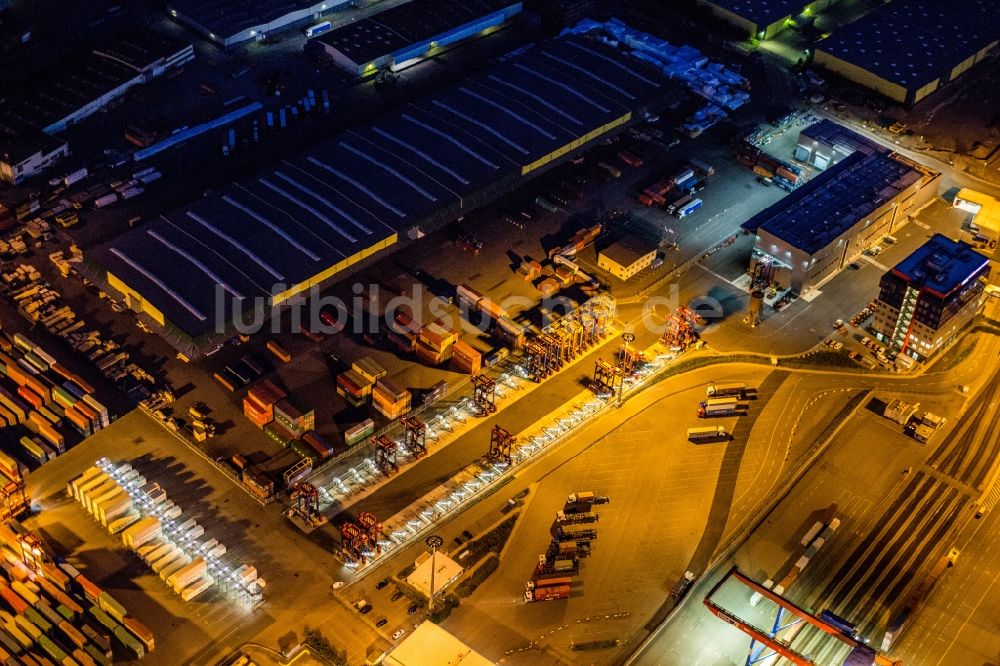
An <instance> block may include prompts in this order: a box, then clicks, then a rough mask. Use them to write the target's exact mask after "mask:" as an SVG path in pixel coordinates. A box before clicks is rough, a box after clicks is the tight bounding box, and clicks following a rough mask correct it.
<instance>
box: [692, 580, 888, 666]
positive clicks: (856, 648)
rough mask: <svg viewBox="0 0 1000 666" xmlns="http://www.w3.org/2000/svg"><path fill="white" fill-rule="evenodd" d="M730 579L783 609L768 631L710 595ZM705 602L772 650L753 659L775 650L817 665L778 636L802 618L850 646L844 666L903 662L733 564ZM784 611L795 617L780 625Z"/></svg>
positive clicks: (807, 665)
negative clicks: (725, 606)
mask: <svg viewBox="0 0 1000 666" xmlns="http://www.w3.org/2000/svg"><path fill="white" fill-rule="evenodd" d="M730 580H734V581H736V582H737V583H740V584H742V585H743V586H745V587H747V588H748V589H749V590H751V591H752V592H754V593H756V594H759V595H760V596H761V597H763V598H765V599H768V600H770V601H772V602H774V603H775V604H777V605H778V607H779V608H780V609H781V610H782V611H784V612H779V613H778V616H777V618H776V619H775V621H774V625H773V626H772V628H771V629H770V631H767V630H764V629H761V628H759V627H757V626H755V625H753V624H752V623H751V622H750V621H749V620H744V619H743V618H740V617H738V616H737V615H736V614H735V613H733V612H732V611H729V610H727V609H725V608H723V607H722V606H720V605H719V604H717V603H715V601H713V600H712V597H713V596H714V595H715V593H716V592H717V591H718V590H719V588H720V587H722V586H723V585H724V584H725V583H727V582H729V581H730ZM704 604H705V606H706V607H707V608H708V610H710V611H711V612H712V613H713V614H714V615H715V616H717V617H718V618H719V619H721V620H723V621H724V622H727V623H729V624H731V625H733V626H734V627H736V628H737V629H739V630H740V631H742V632H743V633H745V634H747V635H748V636H750V637H751V638H753V639H754V640H755V641H757V642H760V643H763V644H764V645H766V646H767V647H768V648H770V649H771V650H772V651H773V652H772V654H770V655H764V656H758V657H757V658H756V659H755V660H754V661H760V660H762V659H768V658H770V657H772V656H774V655H776V654H777V655H781V656H782V657H784V658H785V659H787V660H789V661H790V662H792V663H793V664H796V665H797V666H816V662H815V661H813V660H812V658H811V657H808V656H806V655H804V654H802V653H800V652H798V651H796V650H795V649H794V648H793V647H792V646H791V643H790V642H789V641H787V640H785V639H783V638H782V637H781V633H782V632H783V631H784V630H785V629H788V628H790V627H792V626H795V625H797V624H799V623H802V622H805V623H806V624H810V625H812V626H814V627H816V628H817V629H819V630H820V631H822V632H824V633H826V634H829V635H830V636H833V637H834V638H836V639H837V640H839V641H840V642H842V643H844V644H845V645H847V646H848V647H850V648H851V654H850V655H849V656H848V657H847V659H846V660H845V661H844V662H843V666H854V665H855V664H857V665H860V664H865V665H866V666H868V665H871V664H873V665H874V666H902V664H903V662H902V661H894V660H892V659H889V658H888V657H886V656H885V655H883V654H881V653H879V652H877V651H876V650H875V649H874V648H872V647H870V646H868V645H867V644H865V643H864V642H863V641H861V640H859V639H858V638H855V637H854V636H853V635H850V634H847V633H845V632H844V631H843V630H842V629H839V628H837V627H836V626H834V625H832V624H828V623H827V622H825V621H824V620H823V619H821V617H818V616H815V615H813V614H812V613H810V612H809V611H807V610H806V609H804V608H802V607H801V606H798V605H796V604H795V603H794V602H792V601H789V600H788V599H786V598H785V597H783V596H781V595H780V594H777V593H775V592H774V591H772V590H770V589H768V588H766V587H764V586H763V585H761V584H760V583H758V582H756V581H754V580H753V579H752V578H750V577H749V576H747V575H746V574H744V573H743V572H741V571H740V570H739V569H737V568H736V567H733V568H732V569H730V570H729V573H727V574H726V575H725V576H723V577H722V579H721V580H719V582H718V583H716V584H715V586H714V587H713V588H712V589H711V590H710V591H709V592H708V594H706V595H705V600H704ZM786 613H787V614H788V615H791V616H794V617H795V618H796V619H795V620H793V621H791V622H789V623H787V624H784V625H782V624H781V622H782V620H783V618H784V616H785V614H786ZM748 663H750V660H749V659H748ZM824 666H825V665H824Z"/></svg>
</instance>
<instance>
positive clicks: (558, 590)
mask: <svg viewBox="0 0 1000 666" xmlns="http://www.w3.org/2000/svg"><path fill="white" fill-rule="evenodd" d="M569 593H570V589H569V585H553V586H551V587H541V588H538V589H535V590H525V591H524V600H525V602H527V603H529V604H530V603H532V602H535V601H554V600H556V599H568V598H569Z"/></svg>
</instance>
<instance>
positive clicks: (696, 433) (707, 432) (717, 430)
mask: <svg viewBox="0 0 1000 666" xmlns="http://www.w3.org/2000/svg"><path fill="white" fill-rule="evenodd" d="M687 438H688V441H691V442H694V443H695V444H701V443H703V442H721V441H723V440H727V439H729V433H728V432H726V429H725V428H723V427H722V426H705V427H703V428H688V433H687Z"/></svg>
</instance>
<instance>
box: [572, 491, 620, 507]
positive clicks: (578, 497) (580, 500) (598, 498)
mask: <svg viewBox="0 0 1000 666" xmlns="http://www.w3.org/2000/svg"><path fill="white" fill-rule="evenodd" d="M566 501H567V502H569V503H570V504H608V503H609V502H611V498H610V497H607V496H605V495H595V494H594V493H593V491H589V490H588V491H586V492H582V493H571V494H570V496H569V497H568V498H567V500H566Z"/></svg>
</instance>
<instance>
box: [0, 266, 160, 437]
mask: <svg viewBox="0 0 1000 666" xmlns="http://www.w3.org/2000/svg"><path fill="white" fill-rule="evenodd" d="M50 258H52V260H53V262H54V263H55V264H56V266H58V267H59V269H60V271H61V272H62V273H63V274H69V271H70V270H71V267H70V264H69V262H67V261H65V260H63V259H62V256H61V253H56V254H54V255H50ZM0 292H2V293H3V294H4V295H5V296H6V297H7V298H8V299H10V301H11V302H13V303H14V305H15V306H16V307H17V308H18V310H19V311H20V312H21V314H23V315H24V316H25V318H27V319H28V320H29V321H31V322H38V323H41V324H42V325H43V326H44V327H45V329H46V330H47V331H48V332H49V333H51V334H52V335H57V336H59V337H60V338H62V339H63V340H65V341H66V343H67V344H68V345H69V346H70V347H72V348H73V349H74V350H76V351H77V352H78V353H80V354H82V355H85V356H86V357H87V359H88V360H89V361H90V362H91V363H93V364H94V366H95V367H96V368H97V369H98V370H100V371H101V374H102V375H103V376H105V377H107V378H108V379H109V380H111V381H113V382H116V383H118V385H119V388H121V389H122V390H123V391H124V392H125V393H126V394H127V395H129V397H131V398H132V399H133V400H134V401H135V402H136V403H139V402H141V401H142V400H143V399H145V398H146V397H148V395H149V393H150V391H149V386H147V383H148V384H152V383H153V381H154V380H153V377H152V375H150V374H149V373H147V372H146V371H145V370H143V369H142V368H140V367H139V366H138V365H136V364H135V363H133V362H132V361H131V360H129V354H128V352H125V351H122V350H121V349H120V348H119V347H118V345H117V344H116V343H115V342H113V341H110V340H108V341H104V340H102V339H101V334H100V332H99V331H96V330H91V329H88V328H87V326H86V322H84V321H83V320H82V319H79V318H78V317H77V316H76V313H75V312H74V311H73V309H72V308H71V307H70V306H69V305H68V304H66V303H65V302H64V301H63V299H62V296H61V295H60V294H59V292H58V291H56V290H54V289H52V288H51V287H50V285H49V284H48V283H47V282H45V280H43V279H42V277H41V275H40V274H39V273H38V272H37V271H35V269H34V268H32V267H31V266H19V267H17V268H16V269H15V270H13V271H10V272H6V273H3V274H2V275H0ZM0 346H2V345H0ZM28 351H32V350H28ZM35 355H36V356H39V354H38V353H37V350H35ZM51 370H52V371H53V372H55V373H58V374H60V375H62V376H63V377H65V378H66V379H67V380H71V381H73V382H75V383H76V384H77V385H78V386H81V387H86V386H87V385H86V384H85V383H84V382H83V380H82V379H80V378H79V377H77V376H76V375H73V374H72V373H69V372H68V371H66V370H65V369H63V368H60V367H58V366H56V367H54V368H51ZM61 381H62V380H59V382H61ZM71 392H72V391H71ZM93 392H94V391H93V389H92V388H89V389H88V390H87V391H86V393H93ZM71 420H72V419H71ZM105 420H106V419H105ZM73 423H74V425H75V426H76V427H78V428H82V429H85V428H84V426H83V425H82V424H79V423H77V421H76V420H73ZM106 425H107V423H103V425H102V427H104V426H106Z"/></svg>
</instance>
